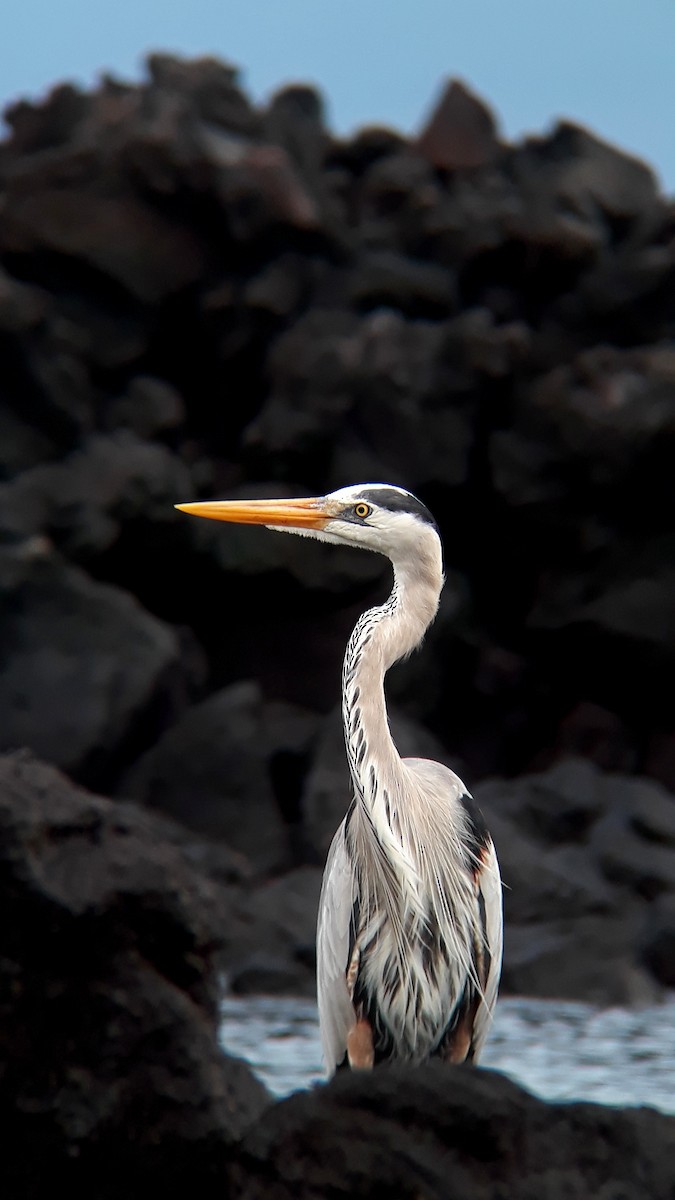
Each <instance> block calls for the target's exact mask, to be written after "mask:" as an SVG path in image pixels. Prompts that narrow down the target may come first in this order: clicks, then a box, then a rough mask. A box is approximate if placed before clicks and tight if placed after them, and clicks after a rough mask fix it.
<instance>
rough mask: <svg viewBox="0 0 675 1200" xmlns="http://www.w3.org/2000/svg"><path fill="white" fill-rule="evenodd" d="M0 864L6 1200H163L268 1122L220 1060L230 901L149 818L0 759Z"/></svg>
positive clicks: (49, 772) (239, 1067)
mask: <svg viewBox="0 0 675 1200" xmlns="http://www.w3.org/2000/svg"><path fill="white" fill-rule="evenodd" d="M174 836H175V835H174ZM0 857H1V864H0V865H1V870H0V893H1V900H2V910H3V912H4V913H5V914H6V919H5V920H4V921H3V922H2V931H1V932H0V964H1V969H2V988H1V990H0V1008H1V1010H2V1019H1V1021H0V1030H1V1032H0V1110H1V1120H2V1127H3V1130H4V1141H3V1180H4V1182H5V1187H6V1188H7V1194H8V1195H13V1196H21V1197H23V1196H26V1197H27V1196H30V1195H33V1196H39V1195H44V1194H45V1193H44V1190H43V1189H44V1187H45V1181H46V1180H47V1179H49V1180H50V1187H55V1186H56V1182H57V1181H63V1182H64V1183H66V1182H67V1183H68V1184H69V1186H72V1184H73V1183H74V1182H77V1181H82V1180H89V1181H90V1186H91V1188H92V1189H93V1190H92V1191H91V1193H90V1194H95V1195H97V1196H98V1195H100V1196H103V1197H105V1196H108V1195H113V1196H115V1195H122V1194H124V1186H127V1187H128V1185H129V1181H130V1180H135V1181H136V1182H135V1186H136V1187H137V1189H138V1190H137V1191H136V1192H134V1193H133V1194H139V1195H140V1194H141V1191H142V1186H143V1185H145V1186H148V1185H149V1182H150V1181H151V1180H154V1182H155V1183H158V1182H160V1181H164V1182H165V1183H166V1185H167V1186H168V1185H169V1184H170V1182H171V1178H172V1170H174V1169H175V1170H179V1171H185V1170H186V1169H187V1168H186V1163H188V1162H192V1160H193V1158H194V1146H195V1144H197V1143H200V1142H201V1143H204V1144H207V1145H208V1143H209V1142H210V1141H215V1142H217V1143H219V1144H220V1145H221V1146H222V1147H225V1146H226V1145H227V1144H228V1143H232V1141H233V1140H234V1139H235V1138H237V1137H238V1136H240V1135H241V1133H242V1132H243V1131H244V1129H245V1128H246V1127H247V1126H248V1125H249V1124H251V1123H252V1122H253V1121H254V1120H255V1118H256V1117H257V1116H258V1115H259V1114H260V1112H261V1111H262V1109H263V1108H264V1107H265V1106H266V1104H267V1096H266V1093H265V1089H264V1088H263V1087H262V1085H261V1084H259V1083H258V1081H257V1080H255V1079H254V1078H253V1076H252V1075H251V1074H250V1072H249V1070H248V1068H247V1067H246V1066H245V1064H244V1063H242V1062H240V1061H238V1060H237V1059H228V1058H225V1056H224V1055H222V1054H221V1052H220V1050H219V1047H218V1041H217V1016H218V986H217V975H216V969H215V968H216V963H217V948H218V945H219V943H221V942H222V940H223V938H226V937H227V932H226V931H227V925H228V912H227V906H226V903H225V899H224V894H223V892H222V889H218V888H216V886H215V885H213V884H210V883H209V882H208V881H207V880H206V879H204V877H203V874H202V872H201V871H198V870H195V868H194V866H193V865H191V863H190V861H189V857H188V855H187V854H186V852H185V850H184V849H182V848H181V847H180V846H178V845H176V844H172V840H171V832H170V831H169V830H168V829H167V827H166V826H165V825H163V824H162V822H161V821H157V819H156V818H154V817H153V816H152V815H151V814H149V813H147V812H144V811H143V810H142V809H137V808H135V807H134V806H133V805H128V804H119V803H113V802H111V801H110V800H106V799H104V798H102V797H98V796H93V795H91V794H90V793H87V792H84V791H81V790H80V789H78V788H75V787H74V786H73V785H72V784H71V783H70V782H69V781H68V780H67V779H66V778H65V777H63V776H62V775H60V774H59V773H58V772H57V771H56V770H55V769H54V768H53V767H50V766H46V765H44V764H41V763H38V762H36V761H34V760H31V759H29V758H28V757H27V756H25V755H10V756H5V757H4V758H2V759H0ZM221 1158H222V1155H221ZM197 1169H198V1168H197ZM206 1174H208V1172H206ZM123 1181H126V1183H124V1184H123Z"/></svg>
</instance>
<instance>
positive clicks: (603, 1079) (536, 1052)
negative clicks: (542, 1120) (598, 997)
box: [221, 996, 675, 1113]
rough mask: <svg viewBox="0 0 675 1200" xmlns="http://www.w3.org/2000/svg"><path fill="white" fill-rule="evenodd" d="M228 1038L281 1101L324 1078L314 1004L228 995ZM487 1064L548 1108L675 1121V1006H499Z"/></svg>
mask: <svg viewBox="0 0 675 1200" xmlns="http://www.w3.org/2000/svg"><path fill="white" fill-rule="evenodd" d="M221 1040H222V1044H223V1046H224V1048H225V1049H226V1050H227V1051H229V1053H231V1054H236V1055H239V1056H240V1057H241V1058H245V1059H247V1060H248V1062H249V1063H250V1064H251V1066H252V1068H253V1070H254V1071H255V1073H256V1075H258V1076H259V1078H260V1079H261V1080H262V1081H263V1083H265V1085H266V1086H267V1087H268V1088H269V1089H270V1091H271V1092H273V1093H274V1095H276V1096H286V1095H288V1094H289V1092H294V1091H297V1090H298V1089H299V1088H306V1087H310V1086H311V1085H312V1084H313V1083H316V1082H317V1081H319V1080H321V1079H322V1078H323V1069H322V1065H321V1047H320V1044H319V1026H318V1020H317V1013H316V1005H315V1004H314V1003H313V1002H312V1001H309V1000H305V999H296V998H294V997H288V996H273V997H268V996H247V997H244V998H238V997H226V998H225V1000H224V1001H223V1006H222V1026H221ZM481 1065H483V1066H486V1067H495V1068H496V1069H498V1070H500V1071H504V1073H505V1074H506V1075H509V1076H510V1077H511V1078H512V1079H514V1080H515V1081H516V1082H517V1083H520V1084H522V1085H523V1086H524V1087H526V1088H528V1089H529V1091H531V1092H534V1093H535V1094H536V1095H538V1096H541V1097H543V1098H544V1099H546V1100H595V1101H598V1102H600V1103H602V1104H620V1105H625V1104H648V1105H650V1106H651V1107H653V1108H660V1109H661V1110H662V1111H663V1112H667V1113H675V998H673V999H671V1000H669V1001H667V1002H666V1003H664V1004H660V1005H652V1006H650V1007H648V1008H639V1009H624V1008H609V1009H601V1008H594V1007H593V1006H592V1005H590V1004H576V1003H565V1002H561V1001H551V1000H526V999H517V998H515V999H514V998H509V999H505V1000H500V1002H499V1004H498V1005H497V1013H496V1016H495V1021H494V1025H493V1027H492V1032H491V1035H490V1039H489V1041H488V1043H487V1045H486V1047H485V1050H484V1052H483V1057H482V1059H481Z"/></svg>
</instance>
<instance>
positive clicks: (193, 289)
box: [0, 54, 675, 1002]
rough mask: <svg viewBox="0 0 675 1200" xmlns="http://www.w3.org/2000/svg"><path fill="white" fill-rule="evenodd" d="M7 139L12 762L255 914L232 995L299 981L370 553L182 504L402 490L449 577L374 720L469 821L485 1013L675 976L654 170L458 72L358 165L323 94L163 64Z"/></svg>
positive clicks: (665, 477)
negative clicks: (165, 822) (107, 803)
mask: <svg viewBox="0 0 675 1200" xmlns="http://www.w3.org/2000/svg"><path fill="white" fill-rule="evenodd" d="M6 119H7V124H8V128H9V133H8V135H7V136H6V137H5V140H4V141H3V142H2V143H1V144H0V208H1V210H2V221H0V361H1V362H2V371H0V542H1V546H0V589H1V599H2V613H1V617H0V642H1V649H0V704H1V705H2V720H1V721H0V748H2V749H4V750H12V749H13V748H15V747H19V746H27V747H28V748H29V749H31V750H32V751H33V752H35V753H37V754H39V755H40V756H41V757H43V758H44V759H46V760H48V761H50V762H52V763H54V764H56V765H58V766H59V767H60V768H61V769H63V770H65V771H66V772H68V774H69V775H70V776H71V777H72V778H73V779H75V780H76V781H78V782H80V783H82V784H85V785H87V786H90V787H93V788H95V789H96V790H97V791H98V792H101V793H103V794H107V795H115V796H116V797H117V798H118V800H125V799H136V800H139V801H141V802H142V803H143V804H146V805H148V806H149V807H152V808H153V809H154V810H155V811H157V812H163V813H164V814H165V815H166V816H169V817H172V818H174V819H175V820H176V821H178V822H180V824H181V826H182V828H183V829H184V837H185V845H186V847H188V848H189V852H190V854H192V855H193V861H194V862H195V864H196V865H198V866H199V869H201V870H202V871H203V872H204V873H205V874H206V875H207V876H209V877H210V878H211V880H212V881H213V882H214V883H216V884H217V885H218V886H225V887H227V888H228V889H230V891H231V900H232V903H233V904H234V903H235V900H236V903H237V905H239V911H240V912H241V913H248V920H249V934H250V936H249V937H248V938H241V937H239V936H238V935H237V936H234V935H233V936H232V937H231V938H230V939H229V940H228V942H227V947H226V948H225V949H224V950H223V952H222V962H223V965H224V967H225V968H226V970H227V975H228V978H229V979H230V980H231V982H232V985H233V986H237V987H239V988H240V990H247V989H248V990H250V989H251V988H252V987H254V986H255V985H256V983H255V981H258V984H259V986H263V984H264V986H265V987H268V988H270V989H271V990H278V989H279V988H281V987H284V986H287V987H289V988H293V989H297V988H300V989H301V990H304V991H308V990H310V989H311V987H312V972H313V964H312V950H311V942H312V932H311V930H312V923H313V907H314V904H315V897H316V889H317V879H318V870H319V869H320V867H321V864H322V859H323V855H324V854H325V850H326V846H327V844H328V841H329V840H330V836H331V834H332V831H333V829H334V828H335V826H336V825H337V823H338V822H339V820H340V818H341V816H342V813H343V811H344V807H345V805H346V803H347V779H346V774H345V770H344V759H343V755H342V750H341V745H340V735H339V731H338V729H337V726H336V724H335V719H334V716H332V715H331V714H332V713H334V710H335V705H336V703H337V701H338V698H339V675H340V661H341V657H342V652H343V648H344V644H345V641H346V638H347V636H348V633H349V630H350V628H351V626H352V624H353V622H354V620H355V619H356V617H357V616H358V614H359V613H360V612H361V611H362V610H363V608H364V607H365V606H366V605H368V604H370V603H372V602H373V601H379V600H380V599H382V597H383V596H384V595H385V594H386V589H387V585H388V573H387V569H386V564H384V563H383V562H382V561H380V560H379V559H378V558H377V557H376V556H374V555H365V554H358V553H357V552H349V551H347V550H346V549H345V550H338V549H337V548H335V547H331V546H317V545H313V544H311V543H308V542H307V541H301V540H300V539H298V538H291V537H282V536H279V535H276V536H275V535H272V534H270V533H268V532H265V531H262V530H256V529H248V528H239V529H237V528H231V529H224V528H222V527H219V526H217V525H215V523H214V524H210V523H207V522H197V521H195V520H190V519H188V518H187V517H186V516H185V515H184V514H182V513H178V512H176V511H175V509H174V508H173V505H174V503H175V502H177V501H181V500H186V499H193V498H200V497H209V496H212V495H274V494H276V495H288V494H300V493H304V494H307V493H311V492H314V491H317V492H321V491H325V490H328V489H330V488H331V487H336V486H338V485H342V484H345V483H348V482H354V481H357V480H359V479H364V480H366V479H383V480H389V481H391V482H393V483H400V484H404V485H405V486H407V487H409V488H411V489H412V490H413V491H415V492H417V493H418V494H419V495H420V496H421V497H422V499H423V500H425V501H426V502H427V503H428V504H429V505H430V507H431V508H432V510H433V512H434V514H435V516H436V518H437V520H438V522H439V525H440V528H441V532H442V534H443V538H444V546H445V559H446V573H447V584H446V589H445V593H444V599H443V603H442V605H441V609H440V612H439V616H438V620H437V622H436V625H435V626H434V628H433V629H432V631H431V632H430V634H429V636H428V638H427V640H426V643H425V646H424V648H423V650H422V652H421V654H420V655H419V656H415V657H414V658H413V659H411V660H410V661H409V662H408V663H407V664H405V665H404V666H402V667H400V668H398V669H397V670H396V671H395V672H392V675H391V680H390V686H389V694H390V698H391V701H392V711H393V713H394V722H395V730H396V733H397V737H399V740H400V744H401V748H402V750H403V751H404V753H410V754H415V753H421V754H431V755H433V756H434V757H438V758H441V759H443V760H444V761H448V762H450V763H451V764H452V765H453V766H455V767H456V768H457V769H458V770H459V771H460V773H461V774H462V775H463V777H465V778H466V780H467V782H468V783H469V785H470V786H472V787H474V788H475V789H476V790H477V791H478V792H479V795H480V798H481V802H482V803H484V806H485V809H486V813H487V815H488V817H489V819H490V822H491V824H492V826H493V829H494V832H495V837H496V840H497V843H498V849H499V852H500V856H501V859H502V863H503V866H504V875H505V878H506V882H507V884H508V885H509V891H508V892H507V898H506V904H507V916H508V934H507V963H506V968H505V974H504V986H505V988H507V989H515V990H526V991H528V992H533V993H535V994H546V995H549V994H552V993H555V994H559V995H565V996H575V997H579V998H584V997H586V998H590V997H593V998H596V999H601V1000H603V1001H607V1002H615V1001H618V1000H625V999H629V998H640V997H642V996H648V995H650V994H652V993H653V992H654V990H658V988H659V987H662V986H663V985H666V986H668V985H669V984H670V982H671V980H672V972H671V970H670V967H669V951H668V947H669V946H670V944H671V943H670V939H671V937H672V920H671V914H670V907H669V905H670V902H671V899H672V895H673V886H674V885H673V856H674V855H675V843H674V841H673V833H672V826H673V812H674V811H675V805H674V802H673V799H672V795H671V792H672V790H673V789H675V703H674V701H673V694H674V693H673V688H672V676H673V669H674V667H675V616H674V609H673V599H672V596H673V566H672V563H673V550H674V548H675V510H674V508H673V487H672V473H673V453H674V449H675V423H674V419H673V414H674V413H675V351H674V349H673V347H674V345H675V303H674V301H673V296H674V295H675V288H674V286H673V284H674V283H675V220H674V216H675V213H674V210H673V206H672V203H671V202H670V201H669V200H668V199H666V198H665V197H663V196H662V195H661V194H660V193H659V191H658V187H657V184H656V181H655V178H654V175H653V173H652V172H651V171H650V169H649V168H648V167H647V166H646V165H645V164H643V163H641V162H639V161H637V160H636V159H633V158H631V157H629V156H627V155H625V154H623V153H622V152H621V151H620V150H618V149H616V148H615V147H612V146H609V145H607V144H605V143H603V142H602V141H600V140H599V139H598V138H596V137H595V136H594V135H593V134H592V133H591V132H590V131H588V130H586V129H583V128H581V127H579V126H574V125H572V124H570V123H568V122H561V123H559V124H558V125H557V126H556V127H555V128H554V129H553V130H552V131H550V132H549V133H547V134H544V135H541V136H537V137H532V138H528V139H526V140H525V141H523V142H521V143H519V144H516V145H510V144H507V143H506V142H504V141H503V139H502V138H501V137H500V134H499V129H498V123H497V121H496V120H495V118H494V116H493V114H492V113H491V112H490V111H489V109H488V108H487V107H486V105H485V104H484V103H483V102H482V100H481V99H480V98H478V97H476V96H475V95H474V94H473V93H472V92H471V91H470V89H469V87H467V86H466V85H465V84H463V83H459V82H457V81H454V82H451V83H449V84H448V86H447V87H446V88H445V90H444V91H443V93H442V95H441V96H440V98H439V101H438V103H437V105H436V107H435V109H434V110H433V111H432V112H431V114H430V115H429V117H428V119H427V120H426V121H425V123H424V127H423V128H422V129H421V131H420V133H419V136H417V137H415V138H413V139H410V140H406V139H404V138H403V137H401V136H400V135H399V134H397V133H396V132H395V131H392V130H387V129H378V128H372V129H366V130H363V131H361V132H360V133H358V134H356V135H355V136H354V137H353V138H351V139H349V140H340V139H337V138H336V137H334V136H333V134H332V133H331V131H330V129H329V128H328V127H327V124H326V119H325V113H324V108H323V102H322V99H321V97H320V96H319V95H318V94H317V93H316V91H314V90H313V89H311V88H309V87H303V86H300V85H295V86H293V87H290V88H286V89H284V90H282V91H280V92H279V93H277V94H276V95H275V96H274V97H273V98H272V99H271V100H270V102H269V104H267V106H265V107H255V106H254V105H253V104H252V103H251V102H250V101H249V99H248V98H247V97H246V96H245V95H244V93H243V91H242V89H241V87H240V85H239V82H238V78H237V73H236V71H235V70H234V69H233V68H232V67H230V66H228V65H226V64H223V63H219V62H217V61H215V60H213V59H197V60H194V61H184V60H179V59H175V58H171V57H169V56H167V55H162V54H157V55H154V56H153V57H152V58H151V59H150V60H149V63H148V75H147V79H146V81H145V82H143V83H142V84H140V85H130V84H126V83H123V82H120V81H118V80H114V79H110V78H106V79H104V80H103V82H102V83H101V84H100V86H99V87H98V88H97V89H96V90H94V91H91V92H85V91H81V90H79V89H77V88H75V87H72V86H70V85H64V86H61V87H57V88H55V89H54V90H53V91H52V92H51V93H50V94H49V95H48V96H47V98H46V99H45V100H44V101H42V102H41V103H39V104H31V103H28V102H21V103H19V104H17V105H15V106H14V107H13V108H12V109H11V110H10V111H9V112H8V113H7V117H6ZM580 760H581V762H580ZM566 763H569V765H567V766H566V765H565V764H566ZM584 763H585V764H586V765H585V766H584ZM542 780H543V781H544V782H542ZM487 781H490V782H489V783H488V782H487ZM664 789H669V790H664ZM543 793H545V794H550V796H551V797H552V799H551V801H550V803H548V807H547V804H545V803H543V802H542V801H541V796H542V794H543ZM235 863H236V864H237V865H236V868H235V866H234V864H235ZM303 904H305V905H306V906H307V910H308V911H307V913H306V914H305V915H304V916H303V918H302V920H300V918H299V913H300V911H301V909H302V905H303ZM601 961H602V962H603V967H602V970H601V969H600V968H599V966H598V964H599V962H601ZM284 981H285V982H284Z"/></svg>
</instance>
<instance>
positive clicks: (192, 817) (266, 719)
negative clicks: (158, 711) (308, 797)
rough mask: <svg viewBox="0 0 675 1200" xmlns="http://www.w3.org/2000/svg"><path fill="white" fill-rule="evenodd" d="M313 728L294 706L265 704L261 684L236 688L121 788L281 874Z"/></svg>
mask: <svg viewBox="0 0 675 1200" xmlns="http://www.w3.org/2000/svg"><path fill="white" fill-rule="evenodd" d="M315 725H316V721H315V719H314V718H313V717H312V716H311V715H310V714H308V713H304V712H302V711H300V710H296V709H293V708H291V706H290V705H284V706H279V705H270V704H267V705H266V704H263V700H262V696H261V694H260V689H259V688H258V687H257V686H256V685H255V684H252V683H239V684H233V685H232V686H231V687H229V688H226V689H224V690H223V691H221V692H216V693H215V695H213V696H211V697H209V699H208V700H204V701H202V703H201V704H197V705H195V706H194V707H193V708H191V709H190V710H189V711H188V712H187V713H185V715H184V716H183V717H182V718H181V719H180V720H179V721H178V722H177V723H176V724H175V725H173V726H172V727H171V728H170V729H169V730H168V731H167V732H166V734H165V735H164V737H162V738H161V739H160V740H159V741H158V742H157V744H156V745H155V746H154V747H153V748H152V749H151V750H149V751H148V753H147V754H146V755H144V756H143V757H142V758H141V759H140V760H139V761H138V763H137V764H136V766H135V767H134V769H133V771H132V772H131V774H130V775H129V776H128V777H127V778H126V779H125V780H124V781H123V782H122V784H121V786H120V791H121V793H122V794H123V795H127V796H131V797H133V798H134V799H135V800H141V801H143V803H145V804H147V805H149V806H150V807H151V808H157V809H160V810H161V811H162V812H164V813H166V814H167V815H169V816H172V817H174V818H176V819H177V820H179V821H181V822H182V823H183V824H184V825H186V826H187V827H188V828H190V829H193V830H195V831H197V832H198V833H201V834H207V835H209V836H211V837H214V838H219V839H222V840H223V841H225V842H227V843H228V844H229V845H230V846H232V847H233V848H234V849H235V850H238V851H240V852H242V853H243V854H245V855H246V856H247V857H248V858H249V859H250V860H251V862H252V863H254V864H255V866H256V868H257V869H258V870H260V871H269V870H270V869H271V868H276V869H277V870H278V869H279V868H281V867H283V866H288V865H289V862H290V859H291V842H290V838H291V836H292V829H291V828H289V826H291V827H292V826H293V825H294V824H297V819H298V818H297V814H296V812H294V811H293V809H294V807H295V808H296V809H297V804H298V802H297V799H296V798H295V797H294V796H293V795H292V790H293V781H292V780H291V778H290V774H291V770H290V768H291V764H292V761H293V760H295V761H296V762H297V761H298V760H299V761H300V762H301V761H302V760H303V759H304V758H305V757H306V756H307V755H308V752H309V745H310V742H311V739H312V736H313V734H314V731H315ZM284 814H285V816H286V820H285V819H284ZM294 818H295V820H294Z"/></svg>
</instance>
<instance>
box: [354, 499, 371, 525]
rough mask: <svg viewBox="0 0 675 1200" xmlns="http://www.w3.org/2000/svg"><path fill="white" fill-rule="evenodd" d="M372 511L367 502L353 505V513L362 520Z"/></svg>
mask: <svg viewBox="0 0 675 1200" xmlns="http://www.w3.org/2000/svg"><path fill="white" fill-rule="evenodd" d="M372 511H373V510H372V508H371V507H370V505H369V504H363V503H359V504H355V505H354V513H355V515H356V516H357V517H360V518H361V520H362V521H363V520H365V518H366V517H369V516H370V514H371V512H372Z"/></svg>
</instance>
